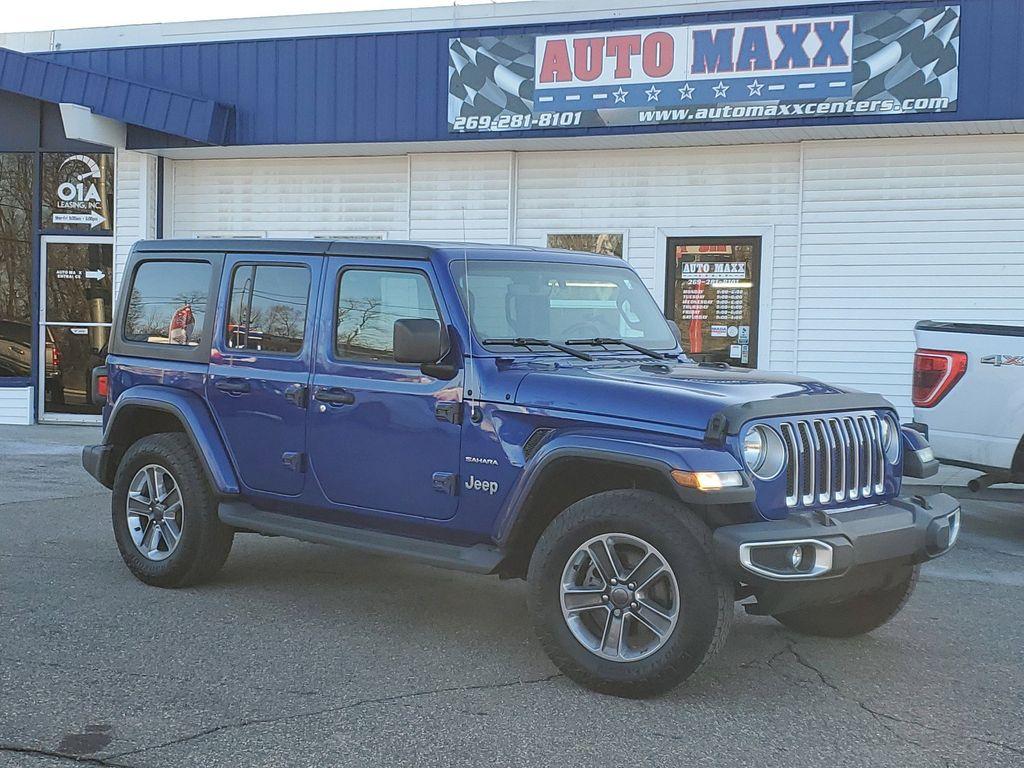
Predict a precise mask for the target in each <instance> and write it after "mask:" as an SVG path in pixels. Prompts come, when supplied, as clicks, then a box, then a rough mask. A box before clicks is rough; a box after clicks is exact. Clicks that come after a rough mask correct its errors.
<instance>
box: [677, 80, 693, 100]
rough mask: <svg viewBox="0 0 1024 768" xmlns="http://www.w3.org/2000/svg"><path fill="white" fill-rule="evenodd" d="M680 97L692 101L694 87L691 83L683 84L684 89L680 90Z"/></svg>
mask: <svg viewBox="0 0 1024 768" xmlns="http://www.w3.org/2000/svg"><path fill="white" fill-rule="evenodd" d="M679 96H680V97H681V98H683V99H692V98H693V86H692V85H690V84H689V83H683V87H682V88H680V89H679Z"/></svg>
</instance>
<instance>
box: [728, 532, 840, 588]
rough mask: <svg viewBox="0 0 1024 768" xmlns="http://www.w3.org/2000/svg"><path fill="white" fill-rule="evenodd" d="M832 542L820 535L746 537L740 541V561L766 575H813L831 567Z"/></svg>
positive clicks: (796, 576) (769, 576)
mask: <svg viewBox="0 0 1024 768" xmlns="http://www.w3.org/2000/svg"><path fill="white" fill-rule="evenodd" d="M832 556H833V550H832V545H831V544H828V543H827V542H824V541H820V540H819V539H797V540H790V541H748V542H744V543H742V544H740V547H739V560H740V565H742V566H743V567H744V568H746V569H747V570H748V571H750V572H752V573H756V574H758V575H760V576H766V577H768V578H769V579H813V578H816V577H818V576H823V575H825V574H826V573H829V572H830V571H831V570H832V561H833V557H832Z"/></svg>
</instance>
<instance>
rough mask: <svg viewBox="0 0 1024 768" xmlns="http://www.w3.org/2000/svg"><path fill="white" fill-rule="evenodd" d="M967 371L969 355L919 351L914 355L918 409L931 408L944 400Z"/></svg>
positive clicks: (935, 350) (936, 350) (915, 393)
mask: <svg viewBox="0 0 1024 768" xmlns="http://www.w3.org/2000/svg"><path fill="white" fill-rule="evenodd" d="M966 371H967V353H966V352H951V351H949V350H944V349H919V350H917V352H915V353H914V388H913V393H912V395H911V400H913V402H914V405H915V406H917V407H918V408H931V407H932V406H933V405H935V404H936V403H938V402H939V401H940V400H941V399H942V398H944V397H945V396H946V395H947V394H949V391H950V390H951V389H953V387H954V386H956V383H957V382H958V381H960V379H961V378H963V375H964V373H965V372H966Z"/></svg>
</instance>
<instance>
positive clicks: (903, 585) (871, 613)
mask: <svg viewBox="0 0 1024 768" xmlns="http://www.w3.org/2000/svg"><path fill="white" fill-rule="evenodd" d="M920 571H921V568H920V566H914V567H913V568H909V569H905V571H904V573H902V574H900V575H898V576H896V578H895V583H894V584H893V585H892V586H891V587H887V588H885V589H879V590H875V591H874V592H868V593H866V594H863V595H857V596H856V597H851V598H850V599H849V600H843V601H842V602H840V603H830V604H828V605H819V606H816V607H810V608H801V609H799V610H796V611H789V612H787V613H776V614H774V618H775V620H776V621H778V622H780V623H781V624H783V625H785V626H787V627H789V628H790V629H793V630H796V631H797V632H800V633H801V634H804V635H816V636H819V637H856V636H858V635H864V634H867V633H868V632H871V631H872V630H875V629H878V628H879V627H880V626H882V625H883V624H886V623H888V622H889V621H890V620H891V619H892V618H893V617H894V616H895V615H896V614H897V613H899V612H900V611H901V610H902V609H903V606H904V605H906V604H907V600H909V599H910V596H911V595H912V594H913V593H914V588H915V587H916V586H917V578H918V575H919V574H920Z"/></svg>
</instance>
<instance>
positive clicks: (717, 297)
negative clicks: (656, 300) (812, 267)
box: [665, 237, 761, 368]
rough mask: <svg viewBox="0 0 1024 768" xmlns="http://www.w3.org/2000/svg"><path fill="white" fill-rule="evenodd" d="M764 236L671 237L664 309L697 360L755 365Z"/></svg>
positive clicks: (686, 349) (736, 364)
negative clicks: (762, 238)
mask: <svg viewBox="0 0 1024 768" xmlns="http://www.w3.org/2000/svg"><path fill="white" fill-rule="evenodd" d="M760 262H761V239H760V238H758V237H738V238H728V237H722V238H670V239H669V241H668V273H669V274H668V280H667V281H666V288H667V292H668V295H667V296H666V297H665V298H666V301H665V312H666V315H667V316H668V318H669V319H670V320H673V321H674V322H675V323H676V325H678V326H679V331H680V334H681V336H682V339H683V350H684V351H685V352H686V354H687V355H689V356H690V357H691V358H693V359H694V360H696V361H698V362H721V363H728V364H729V365H735V366H739V367H743V368H755V367H757V321H758V317H757V308H758V295H759V288H760V286H759V282H760Z"/></svg>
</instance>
